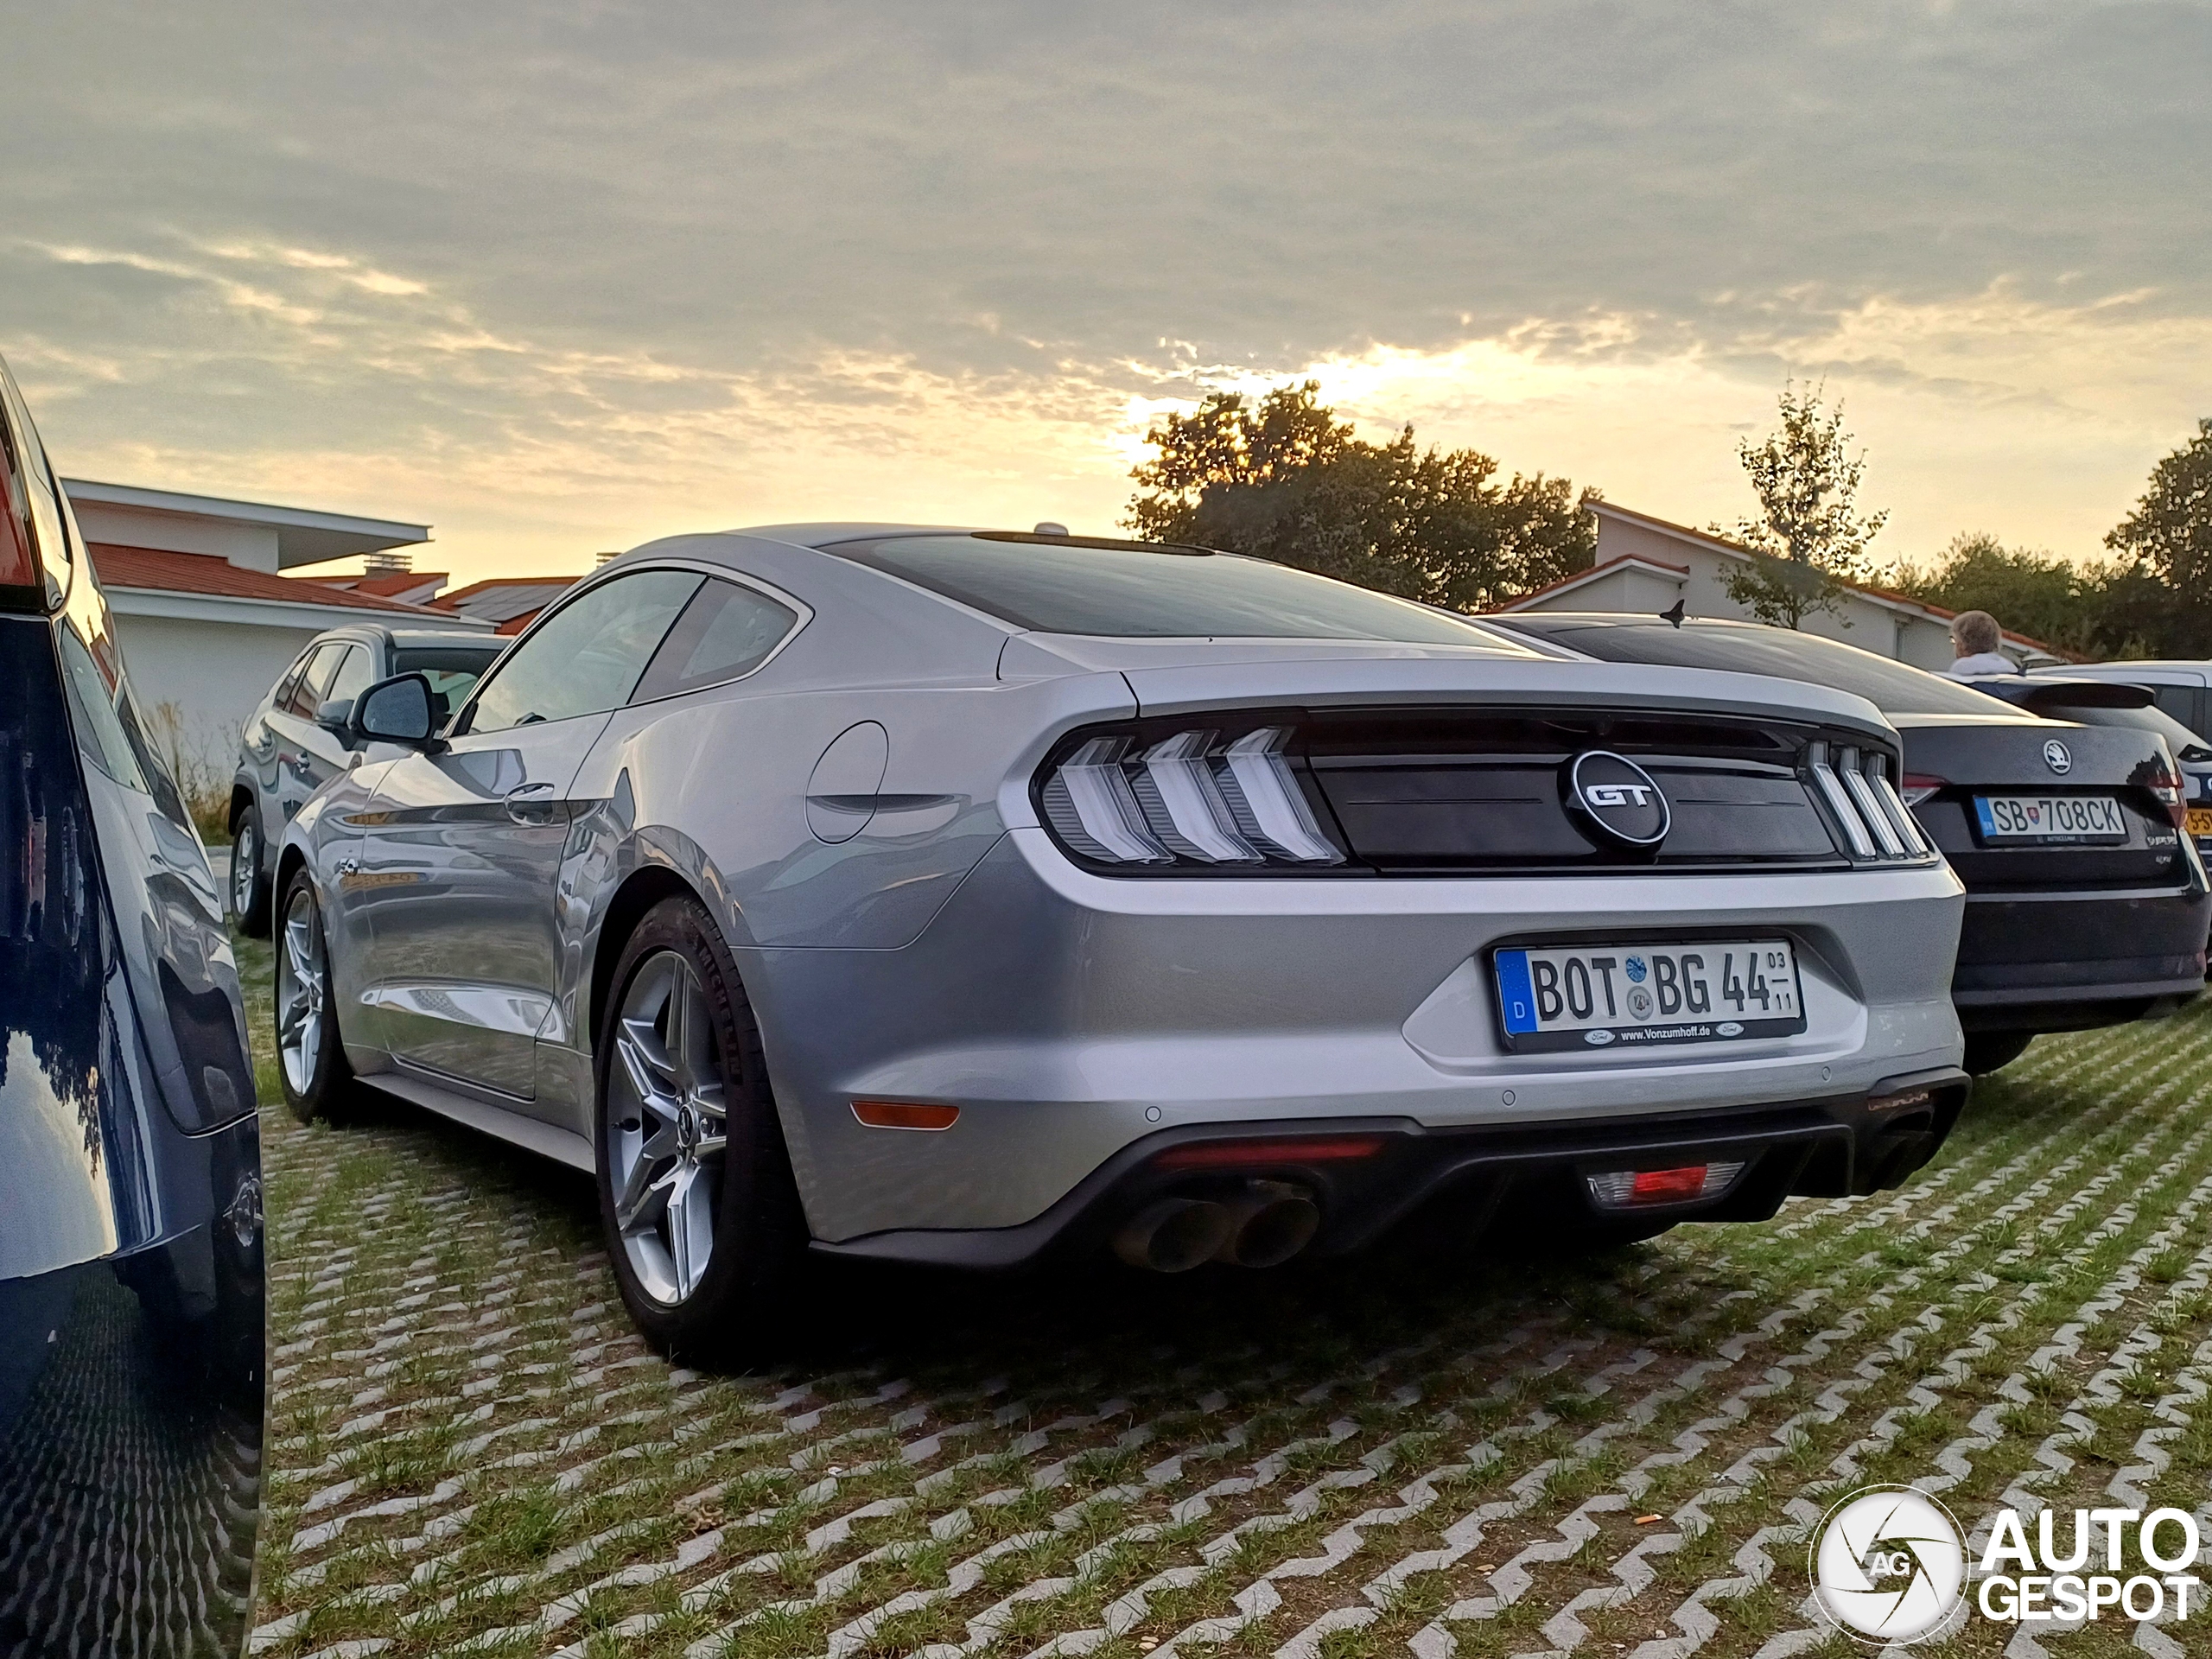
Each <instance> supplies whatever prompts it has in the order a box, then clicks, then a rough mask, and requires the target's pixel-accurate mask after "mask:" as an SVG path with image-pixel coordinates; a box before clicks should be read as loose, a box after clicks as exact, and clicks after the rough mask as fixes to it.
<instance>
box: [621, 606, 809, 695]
mask: <svg viewBox="0 0 2212 1659" xmlns="http://www.w3.org/2000/svg"><path fill="white" fill-rule="evenodd" d="M795 626H798V613H797V612H796V611H794V610H792V609H791V607H790V606H788V605H779V604H778V603H777V602H776V601H774V600H772V599H771V598H769V597H768V595H767V594H762V593H756V592H754V591H753V589H752V588H741V587H740V586H738V584H737V583H735V582H709V583H707V585H706V586H705V587H703V588H701V589H700V590H699V592H698V594H697V596H696V598H694V599H693V600H692V601H691V602H690V604H689V605H687V606H685V607H683V615H682V616H681V617H679V618H677V623H676V626H674V627H672V628H671V629H670V630H669V631H668V638H667V639H664V641H662V642H661V648H660V649H659V650H658V652H654V653H653V659H652V663H651V664H649V665H648V666H647V668H646V669H645V678H643V679H642V680H640V681H639V682H638V690H637V695H636V696H633V697H632V699H631V701H632V702H650V701H651V700H652V699H653V698H655V697H672V696H677V695H679V694H680V693H682V692H685V691H697V690H702V689H703V688H705V687H707V686H709V685H720V684H721V683H723V682H724V681H725V680H734V679H735V678H737V677H738V676H739V675H741V674H750V673H751V672H752V671H753V670H754V669H756V668H758V667H760V664H762V663H764V662H766V661H767V659H768V654H769V653H770V652H772V651H774V650H775V648H776V647H777V646H778V645H781V644H783V642H784V641H785V639H787V638H788V637H790V634H791V629H792V628H793V627H795Z"/></svg>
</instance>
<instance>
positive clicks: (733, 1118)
mask: <svg viewBox="0 0 2212 1659" xmlns="http://www.w3.org/2000/svg"><path fill="white" fill-rule="evenodd" d="M347 734H348V741H349V742H351V743H353V745H354V746H355V747H356V748H357V749H358V750H359V752H360V754H361V760H359V763H358V764H357V765H355V766H353V767H352V768H351V769H350V770H346V771H343V772H340V773H338V774H337V775H336V776H334V778H333V779H332V780H331V781H330V782H329V783H328V784H327V785H325V786H324V787H323V788H322V789H321V791H319V792H318V793H317V794H316V795H315V796H314V797H313V798H310V799H309V800H308V802H307V804H305V806H304V807H302V809H301V810H300V811H299V812H298V814H297V815H296V817H295V819H294V821H293V823H291V824H290V826H289V829H287V831H286V833H285V836H284V838H283V842H282V845H281V848H280V856H279V858H278V861H277V864H276V866H275V868H274V870H273V872H272V874H273V877H274V882H275V892H276V895H277V897H276V911H275V914H276V918H277V925H278V928H279V931H280V934H281V948H280V950H279V954H278V981H277V991H278V995H277V1001H278V1011H277V1019H278V1025H279V1042H280V1047H281V1052H282V1059H283V1068H282V1069H283V1078H284V1086H285V1090H286V1092H287V1094H288V1096H289V1098H290V1100H291V1103H292V1105H293V1107H294V1109H296V1110H297V1111H300V1112H302V1113H303V1114H309V1115H313V1114H319V1113H320V1114H339V1113H342V1112H343V1110H344V1109H346V1106H347V1104H348V1103H350V1102H351V1101H352V1100H353V1098H354V1096H353V1090H357V1089H359V1088H360V1087H362V1086H364V1085H368V1086H373V1087H375V1088H377V1089H379V1090H385V1091H386V1092H388V1093H390V1094H392V1095H396V1096H399V1097H401V1098H402V1099H404V1100H408V1101H412V1102H414V1103H417V1104H419V1105H421V1106H423V1107H426V1108H429V1109H432V1110H434V1111H437V1112H442V1113H444V1114H446V1115H447V1116H450V1117H453V1118H455V1119H458V1120H460V1121H461V1122H464V1123H467V1124H472V1125H474V1126H476V1127H477V1128H481V1129H483V1130H485V1131H487V1132H488V1133H490V1134H492V1135H499V1136H501V1137H503V1138H505V1140H507V1141H512V1142H513V1143H514V1144H516V1145H518V1146H520V1147H527V1148H529V1149H531V1150H532V1151H535V1152H538V1153H542V1154H546V1155H548V1156H550V1157H553V1158H556V1159H559V1160H563V1161H564V1162H567V1163H569V1164H570V1165H573V1166H575V1167H576V1168H578V1169H581V1170H586V1171H589V1172H591V1173H594V1175H595V1176H596V1178H597V1179H598V1181H599V1185H600V1192H601V1205H602V1209H603V1211H604V1215H605V1219H606V1225H607V1232H608V1235H609V1239H610V1243H611V1247H612V1250H613V1258H614V1261H615V1263H616V1267H617V1273H618V1276H619V1278H620V1283H621V1287H622V1291H623V1294H624V1295H625V1297H626V1300H627V1303H628V1306H629V1308H630V1311H631V1313H632V1316H633V1317H634V1319H636V1320H637V1322H638V1324H639V1326H640V1327H641V1328H642V1329H643V1331H644V1332H645V1333H646V1334H647V1336H648V1337H649V1338H652V1340H654V1341H655V1342H657V1343H659V1344H663V1345H664V1346H669V1347H671V1348H673V1349H675V1350H677V1351H683V1352H688V1353H698V1354H712V1353H714V1352H716V1351H726V1350H728V1348H730V1347H731V1346H732V1345H733V1344H747V1343H750V1342H752V1341H754V1340H756V1339H757V1338H758V1337H759V1335H760V1332H762V1331H763V1330H765V1329H766V1328H768V1324H767V1322H768V1320H769V1317H770V1316H771V1315H772V1313H774V1312H775V1311H776V1310H777V1308H778V1307H779V1306H780V1305H781V1303H782V1301H783V1300H784V1299H785V1297H786V1296H787V1294H788V1292H789V1287H790V1286H791V1282H792V1281H793V1277H794V1272H795V1269H796V1268H798V1266H799V1264H800V1261H801V1257H802V1255H803V1254H804V1253H805V1252H808V1251H811V1252H815V1253H817V1254H827V1255H842V1256H849V1257H866V1258H874V1259H877V1260H885V1261H896V1262H917V1263H936V1264H942V1265H946V1266H960V1267H970V1268H1010V1267H1014V1266H1018V1265H1021V1264H1025V1263H1029V1262H1036V1261H1040V1260H1046V1259H1052V1258H1058V1259H1064V1260H1065V1259H1069V1258H1071V1257H1075V1256H1079V1255H1084V1254H1091V1255H1103V1254H1106V1253H1109V1252H1110V1253H1113V1254H1116V1255H1120V1256H1121V1257H1122V1259H1123V1260H1125V1261H1127V1262H1130V1263H1132V1264H1134V1265H1135V1266H1136V1267H1139V1268H1151V1269H1158V1270H1168V1271H1174V1270H1180V1269H1183V1268H1192V1267H1196V1266H1198V1265H1199V1264H1201V1263H1204V1262H1224V1263H1230V1264H1241V1265H1243V1266H1247V1267H1262V1266H1268V1265H1271V1264H1274V1263H1277V1262H1284V1261H1287V1260H1288V1259H1290V1258H1292V1257H1294V1256H1298V1255H1301V1254H1304V1255H1338V1254H1342V1253H1344V1252H1347V1251H1351V1250H1355V1249H1359V1248H1361V1247H1362V1246H1363V1245H1366V1244H1368V1243H1370V1242H1372V1241H1374V1240H1376V1238H1377V1237H1378V1236H1381V1235H1383V1233H1384V1232H1385V1231H1387V1230H1390V1229H1392V1228H1394V1227H1395V1226H1398V1225H1399V1224H1402V1223H1407V1222H1408V1221H1409V1220H1411V1219H1413V1218H1414V1217H1417V1216H1418V1217H1421V1218H1422V1224H1423V1225H1424V1227H1428V1226H1435V1227H1440V1228H1441V1229H1442V1230H1444V1232H1445V1233H1446V1234H1452V1233H1456V1234H1457V1235H1459V1236H1461V1237H1463V1238H1466V1239H1469V1240H1472V1239H1475V1238H1477V1237H1479V1236H1483V1235H1484V1231H1485V1230H1486V1229H1489V1230H1495V1229H1497V1228H1500V1227H1509V1226H1510V1227H1512V1228H1514V1229H1516V1230H1518V1231H1519V1232H1521V1233H1522V1234H1523V1235H1526V1236H1549V1237H1553V1238H1556V1239H1558V1240H1560V1241H1561V1242H1562V1243H1567V1242H1577V1241H1579V1242H1582V1243H1588V1242H1591V1241H1620V1240H1626V1239H1632V1238H1637V1237H1643V1236H1649V1235H1651V1234H1653V1233H1656V1232H1658V1231H1660V1230H1663V1229H1664V1228H1666V1227H1668V1226H1669V1225H1671V1224H1675V1223H1676V1222H1679V1221H1684V1220H1757V1219H1762V1218H1764V1217H1769V1216H1770V1215H1772V1214H1773V1213H1774V1211H1775V1210H1776V1208H1777V1206H1778V1205H1780V1204H1781V1203H1782V1202H1783V1199H1784V1198H1786V1197H1788V1196H1789V1195H1790V1194H1792V1193H1813V1194H1845V1193H1856V1192H1872V1191H1874V1190H1877V1189H1878V1188H1882V1187H1886V1186H1890V1185H1895V1184H1896V1183H1897V1182H1898V1181H1900V1180H1902V1179H1904V1178H1905V1177H1906V1176H1908V1175H1909V1174H1910V1173H1911V1172H1912V1171H1913V1170H1915V1169H1916V1168H1918V1167H1919V1166H1921V1165H1922V1164H1923V1163H1924V1162H1926V1160H1928V1159H1929V1157H1930V1156H1931V1155H1932V1154H1934V1153H1935V1151H1936V1147H1938V1146H1939V1145H1940V1144H1941V1143H1942V1140H1943V1137H1944V1136H1945V1135H1946V1134H1947V1133H1948V1131H1949V1129H1950V1128H1951V1126H1952V1124H1953V1122H1955V1118H1956V1116H1957V1114H1958V1111H1959V1109H1960V1106H1961V1103H1962V1102H1963V1099H1964V1096H1965V1090H1966V1077H1965V1076H1964V1074H1963V1073H1962V1072H1961V1071H1960V1069H1959V1061H1960V1057H1961V1039H1960V1032H1959V1025H1958V1021H1957V1020H1956V1018H1955V1015H1954V1014H1953V1013H1952V1008H1951V1001H1950V996H1949V984H1950V974H1951V962H1952V957H1953V953H1954V950H1955V947H1956V944H1957V940H1958V932H1959V925H1960V914H1961V902H1962V900H1961V888H1960V886H1959V883H1958V881H1957V880H1956V879H1955V877H1954V876H1953V875H1952V874H1951V872H1950V870H1949V869H1948V868H1947V867H1946V866H1945V864H1944V863H1943V861H1942V860H1941V859H1940V858H1939V857H1937V856H1936V854H1935V852H1934V851H1933V849H1930V847H1929V845H1928V843H1927V842H1926V841H1925V839H1924V838H1923V836H1921V835H1920V833H1919V832H1918V830H1917V829H1916V828H1915V826H1914V823H1913V820H1912V818H1911V816H1910V813H1908V812H1907V811H1906V810H1904V807H1903V805H1902V804H1901V803H1900V801H1899V799H1898V797H1897V777H1898V772H1897V761H1898V744H1897V734H1896V732H1895V731H1894V730H1892V729H1891V727H1890V726H1889V725H1888V724H1887V723H1886V722H1885V721H1884V720H1883V719H1882V717H1881V716H1880V715H1878V713H1876V711H1875V710H1874V709H1873V708H1872V705H1870V704H1869V703H1867V702H1864V701H1862V700H1861V699H1859V698H1858V697H1855V696H1849V695H1847V694H1845V693H1841V692H1837V691H1831V690H1826V689H1823V688H1821V687H1817V686H1810V685H1806V684H1802V683H1790V682H1784V681H1779V680H1773V679H1765V678H1760V677H1751V676H1745V675H1733V674H1724V673H1713V672H1707V671H1696V670H1686V669H1670V668H1656V667H1643V666H1635V665H1627V664H1609V663H1593V662H1588V661H1568V660H1564V659H1562V658H1561V657H1560V656H1556V655H1554V654H1551V653H1550V652H1549V650H1548V648H1547V647H1545V646H1543V645H1539V644H1530V643H1526V642H1520V641H1516V640H1514V639H1510V638H1509V637H1507V636H1505V635H1503V634H1500V633H1498V632H1494V631H1491V630H1490V629H1487V628H1485V627H1484V626H1481V625H1479V624H1478V623H1475V622H1472V621H1470V620H1465V619H1462V618H1459V617H1456V616H1452V615H1450V614H1447V613H1443V612H1440V611H1436V610H1433V609H1430V608H1428V607H1423V606H1420V605H1415V604H1412V603H1408V602H1406V601H1400V600H1396V599H1393V598H1389V597H1387V596H1384V595H1382V594H1374V593H1370V592H1367V591H1365V590H1363V589H1360V588H1352V587H1349V586H1346V585H1344V584H1342V583H1338V582H1331V581H1328V580H1325V579H1324V578H1322V577H1319V576H1315V575H1308V574H1306V573H1304V572H1300V571H1297V570H1294V569H1287V568H1286V567H1283V566H1281V565H1277V564H1274V563H1267V562H1264V561H1260V560H1254V559H1248V558H1243V557H1237V556H1231V555H1227V554H1222V553H1216V552H1211V551H1208V550H1205V549H1200V548H1183V547H1172V546H1162V545H1156V544H1150V543H1130V542H1117V541H1111V540H1104V539H1096V538H1088V537H1072V536H1068V535H1065V534H1062V533H1056V532H1055V531H1054V529H1053V527H1050V526H1046V527H1040V530H1039V531H1038V532H1035V533H1018V532H1009V531H961V530H943V529H926V528H913V527H899V526H886V525H864V524H840V525H806V526H780V527H775V528H771V529H764V530H754V531H733V532H729V533H726V534H718V535H701V536H685V537H673V538H671V539H669V540H665V541H660V542H655V543H651V544H649V545H647V546H645V547H641V548H639V549H637V550H634V551H632V552H631V553H629V554H627V555H626V556H623V557H622V558H620V559H619V560H617V561H615V562H613V563H610V564H608V565H607V566H606V567H605V568H604V569H601V571H600V572H598V573H597V574H596V575H594V576H593V577H592V578H591V579H589V580H588V581H587V582H582V583H581V584H579V585H578V586H577V587H576V588H575V590H574V591H573V592H571V593H570V594H568V595H567V596H566V597H565V598H564V599H563V601H562V602H561V603H560V604H559V605H558V606H556V607H554V608H552V609H550V610H549V611H548V612H547V613H546V614H545V615H544V616H543V617H542V618H540V619H539V620H537V623H536V624H534V625H533V626H532V627H531V630H530V631H529V632H527V633H526V634H525V635H524V636H523V637H522V638H521V639H519V640H518V642H517V643H516V644H515V645H513V646H512V648H511V649H510V650H509V651H508V652H507V653H506V655H505V657H503V658H501V659H500V661H499V664H497V666H496V667H495V668H493V670H492V671H491V672H490V673H489V674H487V675H486V677H485V678H484V679H483V680H482V681H481V682H480V683H478V684H477V685H476V686H475V687H474V690H473V692H472V694H471V696H469V698H468V700H467V702H465V703H464V704H463V706H461V708H460V709H459V710H458V711H457V712H456V713H455V715H454V718H453V719H452V721H451V722H450V724H449V725H448V726H445V727H444V728H442V729H441V725H440V721H439V720H438V718H437V716H436V715H435V712H434V709H433V698H432V696H431V688H430V687H429V685H428V683H426V682H425V681H424V680H423V677H420V676H419V675H411V674H403V675H399V676H397V677H393V678H391V679H388V680H386V681H385V682H383V683H379V684H378V685H376V686H373V687H371V688H367V689H365V690H364V691H363V692H362V693H361V694H360V696H359V697H358V698H357V699H356V701H355V703H354V705H353V710H352V715H351V719H350V722H349V725H348V728H347ZM1870 824H1871V825H1872V826H1874V829H1878V830H1879V831H1880V832H1881V833H1879V834H1876V833H1874V830H1873V829H1870V828H1869V825H1870ZM1869 849H1872V850H1869Z"/></svg>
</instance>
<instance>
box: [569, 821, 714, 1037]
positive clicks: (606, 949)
mask: <svg viewBox="0 0 2212 1659" xmlns="http://www.w3.org/2000/svg"><path fill="white" fill-rule="evenodd" d="M663 899H694V900H696V901H697V902H698V903H700V904H701V905H702V906H705V907H706V909H707V912H708V914H709V915H710V916H711V915H712V914H713V913H714V906H711V905H709V904H707V901H706V898H705V896H704V895H703V894H702V893H700V891H699V890H698V888H697V887H694V886H693V885H692V884H691V883H690V881H688V880H685V879H684V878H683V875H682V874H679V873H678V872H677V871H676V870H673V869H671V868H669V866H667V865H665V864H660V863H651V864H646V865H644V866H641V867H640V868H638V869H635V870H632V872H631V873H630V874H628V875H627V876H626V877H625V878H624V879H623V881H622V885H621V886H620V887H617V888H616V889H615V890H614V896H613V898H612V899H608V900H607V912H606V914H605V915H604V916H602V917H601V918H600V924H599V933H598V937H597V938H596V939H595V940H594V943H593V945H592V953H591V982H590V986H589V995H588V996H587V997H586V999H585V1003H584V1012H585V1017H586V1018H587V1019H588V1020H589V1022H590V1023H589V1024H588V1025H587V1026H586V1027H584V1029H585V1031H586V1033H588V1042H589V1043H590V1044H591V1045H592V1046H593V1047H594V1050H595V1049H596V1047H597V1046H598V1042H599V1028H600V1025H601V1021H602V1020H604V1019H605V1018H606V1014H607V998H608V997H610V996H612V995H613V992H614V968H615V964H616V963H618V962H619V961H620V959H621V957H622V947H623V945H624V944H626V943H627V941H628V940H629V938H630V935H631V934H632V932H633V931H635V930H636V928H637V925H638V924H639V922H641V921H643V920H645V916H646V913H647V912H650V911H651V910H652V907H653V906H655V905H658V904H659V903H660V902H661V901H662V900H663ZM724 943H725V944H727V943H728V941H727V940H725V941H724Z"/></svg>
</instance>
